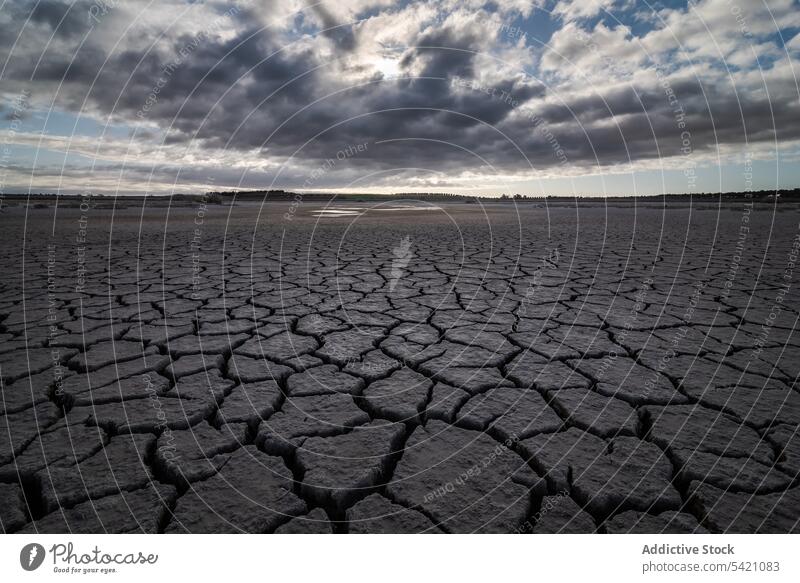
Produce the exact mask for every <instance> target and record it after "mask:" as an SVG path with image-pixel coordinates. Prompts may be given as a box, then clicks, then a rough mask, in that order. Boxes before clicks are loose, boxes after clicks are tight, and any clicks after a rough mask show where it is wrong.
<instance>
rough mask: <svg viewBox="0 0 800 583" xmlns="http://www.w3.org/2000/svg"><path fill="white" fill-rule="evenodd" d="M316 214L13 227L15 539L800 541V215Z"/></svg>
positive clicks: (97, 218)
mask: <svg viewBox="0 0 800 583" xmlns="http://www.w3.org/2000/svg"><path fill="white" fill-rule="evenodd" d="M90 206H91V205H90ZM350 206H353V205H350ZM355 206H357V207H358V206H359V205H355ZM361 206H363V205H361ZM345 207H347V208H349V207H348V205H339V206H338V207H336V208H344V209H345V210H347V209H346V208H345ZM313 210H314V209H313V208H312V205H309V204H303V203H301V204H299V205H298V206H296V207H295V208H292V207H291V206H288V205H285V204H283V205H281V204H266V205H263V206H262V205H258V204H251V205H246V204H243V205H237V206H235V207H224V206H209V207H208V208H203V207H200V206H197V205H195V206H193V207H192V206H187V207H182V208H172V209H168V210H167V209H145V210H142V209H141V208H137V207H136V205H129V206H128V207H127V208H121V209H118V210H111V209H101V208H89V207H84V209H83V210H81V209H80V208H60V209H58V210H57V212H56V210H55V209H53V208H49V209H28V210H25V209H23V208H10V209H6V210H5V211H4V213H3V214H2V215H0V222H1V223H2V226H3V228H2V233H1V234H0V236H2V243H3V245H2V248H1V249H2V250H1V251H0V254H1V256H2V269H3V278H2V284H0V289H1V290H2V293H1V294H0V338H2V343H0V375H1V376H2V397H3V399H2V403H0V404H1V405H2V409H0V521H2V529H3V530H4V531H6V532H37V531H38V532H48V533H50V532H76V533H79V532H148V533H154V532H168V533H174V532H240V531H245V532H265V533H266V532H270V533H271V532H278V533H299V532H349V533H375V532H398V533H405V532H429V533H441V532H524V533H527V532H533V533H553V532H570V533H572V532H600V533H622V532H748V533H749V532H795V531H797V530H798V529H799V528H800V527H799V526H798V517H799V516H800V484H798V472H799V471H800V437H798V423H800V394H799V393H798V391H799V390H800V386H799V385H798V372H799V370H798V369H800V336H798V335H796V334H795V333H794V329H795V327H796V325H797V318H798V307H800V302H798V293H797V289H798V282H797V281H796V280H797V278H798V276H800V272H796V270H795V268H794V264H793V263H794V260H795V259H796V255H797V249H798V241H800V240H798V239H797V236H798V218H799V217H798V214H797V213H796V212H794V211H789V212H786V211H781V212H773V210H772V209H766V210H765V209H762V210H750V209H748V208H746V207H743V206H731V207H729V208H723V209H718V210H713V209H711V210H708V209H704V210H697V209H694V210H693V209H690V208H683V209H673V210H664V209H658V208H610V209H604V208H602V207H594V208H588V207H587V208H551V209H549V210H548V209H546V208H531V207H520V208H519V209H516V208H514V206H513V205H510V204H506V205H492V206H489V207H486V208H483V207H481V206H480V205H443V206H442V207H441V209H430V210H426V211H420V210H416V209H400V210H394V211H386V212H381V211H370V212H366V213H363V212H362V211H361V210H357V211H356V213H361V214H350V215H348V214H347V213H343V214H340V215H338V216H331V217H327V216H323V217H321V218H318V217H316V216H315V213H313V212H312V211H313ZM84 234H85V239H86V242H85V243H84V242H82V241H81V239H83V238H84Z"/></svg>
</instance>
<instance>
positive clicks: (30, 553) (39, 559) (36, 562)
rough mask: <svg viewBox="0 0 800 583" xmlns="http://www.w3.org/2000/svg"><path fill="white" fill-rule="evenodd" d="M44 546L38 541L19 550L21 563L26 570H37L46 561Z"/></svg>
mask: <svg viewBox="0 0 800 583" xmlns="http://www.w3.org/2000/svg"><path fill="white" fill-rule="evenodd" d="M44 555H45V553H44V547H43V546H42V545H40V544H38V543H30V544H27V545H25V546H24V547H22V550H21V551H20V552H19V564H20V565H22V568H23V569H25V570H26V571H35V570H36V569H38V568H39V567H40V566H41V565H42V563H43V562H44Z"/></svg>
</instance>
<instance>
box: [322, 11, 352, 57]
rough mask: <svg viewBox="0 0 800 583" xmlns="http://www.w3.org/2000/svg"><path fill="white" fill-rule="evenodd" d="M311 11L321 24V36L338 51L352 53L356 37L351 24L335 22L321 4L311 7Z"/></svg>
mask: <svg viewBox="0 0 800 583" xmlns="http://www.w3.org/2000/svg"><path fill="white" fill-rule="evenodd" d="M311 10H312V11H313V12H314V14H316V15H317V17H318V18H319V19H320V21H321V22H322V34H323V36H325V37H327V38H329V39H330V40H331V41H333V43H334V44H335V45H336V47H337V48H338V49H340V50H343V51H352V50H354V49H355V48H356V37H355V33H354V31H353V27H352V25H351V24H348V23H340V22H337V21H336V19H335V18H334V17H333V15H331V13H330V12H328V9H327V8H325V6H324V5H322V4H315V5H313V6H312V7H311Z"/></svg>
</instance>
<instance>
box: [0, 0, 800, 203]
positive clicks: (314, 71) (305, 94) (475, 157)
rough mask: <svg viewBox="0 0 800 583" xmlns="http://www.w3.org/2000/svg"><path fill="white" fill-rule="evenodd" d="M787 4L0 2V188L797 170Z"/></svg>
mask: <svg viewBox="0 0 800 583" xmlns="http://www.w3.org/2000/svg"><path fill="white" fill-rule="evenodd" d="M798 33H800V4H799V3H798V1H796V0H794V1H793V0H768V1H763V0H703V1H698V2H690V3H687V2H685V1H675V2H654V3H652V2H645V1H641V2H637V1H632V0H616V1H615V0H596V1H595V0H581V1H579V0H576V1H574V2H573V1H560V2H554V1H552V0H533V1H530V0H503V1H499V0H498V1H494V2H485V1H482V0H460V1H456V0H438V1H437V0H433V1H431V0H428V1H419V2H412V1H402V2H389V1H385V0H333V1H327V0H326V1H325V2H321V3H318V4H311V3H309V2H306V1H300V0H267V1H263V0H261V1H256V0H253V1H248V0H243V1H241V2H238V3H232V2H219V1H211V2H200V1H186V2H180V1H174V0H159V1H152V2H145V1H139V0H105V1H103V0H97V1H95V2H90V1H88V0H78V1H76V2H60V1H58V0H45V1H39V2H36V1H20V0H12V1H11V2H8V1H6V2H3V3H2V4H0V63H2V68H0V93H1V94H0V97H2V103H0V141H2V142H3V146H2V151H0V188H2V191H3V192H28V191H31V192H42V191H47V192H56V191H59V192H63V193H73V192H81V191H84V190H90V191H93V192H104V193H108V194H113V193H153V194H162V193H169V192H192V191H205V190H217V189H229V188H286V189H294V190H330V189H336V190H339V191H348V192H351V191H370V192H411V191H434V192H442V191H447V192H466V193H476V194H498V195H499V194H501V193H522V194H542V193H544V194H562V195H563V194H567V195H571V194H600V195H602V194H633V193H640V194H652V193H661V192H716V191H720V190H722V191H728V190H747V189H751V188H752V189H754V190H758V189H762V188H774V187H785V188H786V187H797V186H800V147H799V145H800V142H799V140H800V89H799V83H800V82H799V81H798V75H799V74H800V67H799V66H798V65H800V35H799V34H798Z"/></svg>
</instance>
